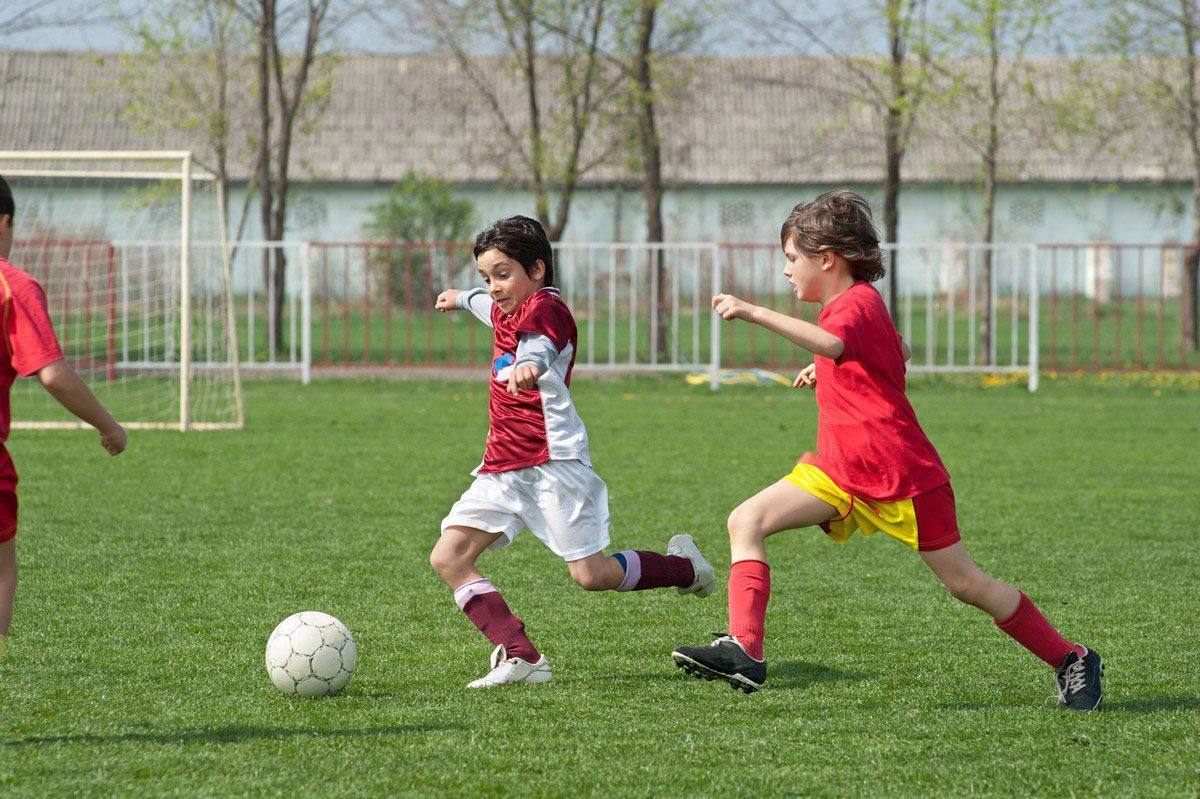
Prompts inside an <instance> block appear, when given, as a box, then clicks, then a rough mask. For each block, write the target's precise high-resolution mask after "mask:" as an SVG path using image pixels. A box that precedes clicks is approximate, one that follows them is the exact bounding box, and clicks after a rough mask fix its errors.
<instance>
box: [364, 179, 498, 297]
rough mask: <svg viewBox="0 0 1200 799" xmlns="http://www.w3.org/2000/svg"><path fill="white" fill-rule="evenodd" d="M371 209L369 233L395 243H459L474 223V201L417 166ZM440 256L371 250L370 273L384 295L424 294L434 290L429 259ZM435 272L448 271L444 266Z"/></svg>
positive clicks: (410, 249) (411, 250) (417, 249)
mask: <svg viewBox="0 0 1200 799" xmlns="http://www.w3.org/2000/svg"><path fill="white" fill-rule="evenodd" d="M367 212H368V213H369V214H370V215H371V218H370V221H369V222H367V224H366V225H364V228H365V229H366V232H367V234H368V235H369V236H370V237H371V238H373V239H376V240H378V241H384V242H391V243H395V244H423V243H430V242H453V243H458V242H462V241H466V240H468V239H470V238H471V237H472V235H473V233H474V230H475V227H476V212H475V204H474V203H472V202H471V201H470V200H467V199H460V198H457V197H455V196H454V191H453V189H452V187H451V185H450V184H449V183H447V182H445V181H442V180H437V179H436V178H429V177H425V176H423V175H418V174H417V173H416V172H414V171H413V170H409V171H408V174H406V175H405V176H404V179H403V180H401V181H400V182H399V183H396V184H394V185H393V186H392V188H391V190H390V191H389V192H388V196H387V198H386V199H385V200H384V201H383V202H381V203H377V204H375V205H372V206H370V207H369V208H368V209H367ZM440 255H441V253H440V252H435V251H432V250H431V249H427V248H423V247H407V248H395V249H376V250H372V251H371V258H372V264H371V267H372V268H371V275H372V276H373V279H374V280H375V283H376V284H377V286H378V288H379V293H380V295H381V296H387V297H388V298H389V300H390V301H391V302H393V303H397V304H399V303H403V302H404V301H405V300H406V299H411V298H412V297H414V296H415V297H425V296H426V295H428V294H429V293H430V292H431V291H432V288H433V286H432V285H431V283H430V279H431V276H432V273H433V269H432V268H431V266H432V264H431V261H432V260H433V259H435V258H438V257H439V256H440ZM437 271H438V273H439V274H444V272H445V270H444V269H443V268H442V267H441V266H440V265H439V267H438V269H437ZM430 304H432V300H430Z"/></svg>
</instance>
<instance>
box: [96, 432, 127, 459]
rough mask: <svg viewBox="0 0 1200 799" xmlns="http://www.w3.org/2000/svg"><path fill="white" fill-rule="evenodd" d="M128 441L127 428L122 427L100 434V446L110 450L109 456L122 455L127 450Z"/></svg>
mask: <svg viewBox="0 0 1200 799" xmlns="http://www.w3.org/2000/svg"><path fill="white" fill-rule="evenodd" d="M126 441H128V438H127V436H126V435H125V428H124V427H121V425H117V426H116V427H114V428H113V429H111V430H105V431H104V432H102V433H101V434H100V446H102V447H104V448H105V449H106V450H108V454H109V455H120V454H121V453H122V452H123V451H124V450H125V443H126Z"/></svg>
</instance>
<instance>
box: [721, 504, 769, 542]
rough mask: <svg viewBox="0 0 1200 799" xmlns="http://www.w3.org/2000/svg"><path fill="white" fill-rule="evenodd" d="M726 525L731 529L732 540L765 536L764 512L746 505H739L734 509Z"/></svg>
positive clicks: (730, 537)
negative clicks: (763, 531) (761, 512)
mask: <svg viewBox="0 0 1200 799" xmlns="http://www.w3.org/2000/svg"><path fill="white" fill-rule="evenodd" d="M725 526H726V528H727V529H728V530H729V540H730V541H746V540H752V539H755V538H762V537H763V535H762V528H763V519H762V514H760V513H758V512H756V511H754V510H752V509H750V508H747V507H746V506H745V505H738V506H737V507H736V508H734V509H733V511H732V512H731V513H730V514H729V519H728V520H726V522H725Z"/></svg>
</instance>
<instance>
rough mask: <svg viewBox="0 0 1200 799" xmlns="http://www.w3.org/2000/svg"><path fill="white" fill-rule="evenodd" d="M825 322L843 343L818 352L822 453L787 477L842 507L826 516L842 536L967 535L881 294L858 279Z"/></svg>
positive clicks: (917, 544)
mask: <svg viewBox="0 0 1200 799" xmlns="http://www.w3.org/2000/svg"><path fill="white" fill-rule="evenodd" d="M817 323H818V324H819V325H820V327H821V328H822V329H823V330H826V331H828V332H830V333H832V334H833V335H835V336H837V337H838V338H839V339H841V340H842V342H843V344H844V345H845V347H844V349H843V350H842V354H841V355H840V356H838V357H837V358H836V359H833V358H826V357H824V356H821V355H816V356H814V363H815V365H816V379H817V385H816V396H817V410H818V418H817V454H816V455H815V456H806V457H804V458H802V459H801V462H800V463H798V464H797V465H796V468H795V469H794V470H793V471H792V473H791V474H789V475H787V477H786V478H785V479H787V480H788V481H790V482H792V483H794V484H795V485H797V486H799V487H800V488H802V489H804V490H805V491H807V492H808V493H810V494H812V495H813V496H815V497H817V498H818V499H821V500H823V501H825V502H828V503H829V504H830V505H833V506H834V507H835V508H837V510H838V516H837V517H835V518H833V519H831V520H830V521H829V522H827V523H826V524H824V525H822V527H823V528H824V529H825V531H826V532H827V533H828V534H829V536H830V537H831V538H832V539H833V540H835V541H838V542H841V543H844V542H845V541H846V540H847V539H848V538H849V537H850V536H851V535H852V534H853V533H854V532H855V530H861V531H862V532H863V534H865V535H870V534H872V533H874V532H876V531H883V532H885V533H887V534H888V535H890V536H892V537H893V538H897V539H899V540H900V541H903V542H904V543H905V544H907V545H908V546H910V547H912V548H913V549H921V550H926V551H928V550H933V549H941V548H943V547H947V546H950V545H951V544H953V543H954V542H956V541H958V540H959V536H958V523H957V521H956V519H955V514H954V492H953V490H951V488H950V475H949V473H948V472H947V471H946V467H945V466H944V465H943V464H942V460H941V458H939V457H938V454H937V451H936V450H935V449H934V448H933V444H931V443H930V441H929V439H928V438H927V437H926V436H925V432H924V431H923V430H922V429H921V425H920V424H919V423H918V422H917V415H916V412H914V411H913V408H912V405H911V404H910V403H909V401H908V397H906V396H905V394H904V353H903V349H902V345H901V341H900V334H899V333H898V332H896V327H895V325H894V324H893V323H892V318H891V315H890V314H889V313H888V310H887V306H886V305H885V304H884V302H883V297H881V296H880V295H879V292H878V291H876V290H875V288H874V287H873V286H871V284H869V283H863V282H859V283H855V284H854V285H853V286H851V287H850V288H849V289H847V290H846V291H844V292H843V293H842V294H840V295H838V296H837V297H835V298H834V299H833V301H832V302H830V303H829V304H828V305H826V306H825V308H824V309H822V311H821V315H820V317H819V318H818V320H817Z"/></svg>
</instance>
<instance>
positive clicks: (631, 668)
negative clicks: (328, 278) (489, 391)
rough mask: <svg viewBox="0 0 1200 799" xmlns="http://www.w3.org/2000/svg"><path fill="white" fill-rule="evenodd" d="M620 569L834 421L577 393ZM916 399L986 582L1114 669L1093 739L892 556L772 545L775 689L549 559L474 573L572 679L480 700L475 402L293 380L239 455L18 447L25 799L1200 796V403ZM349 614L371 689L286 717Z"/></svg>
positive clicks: (141, 441) (19, 693)
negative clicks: (459, 520) (304, 634)
mask: <svg viewBox="0 0 1200 799" xmlns="http://www.w3.org/2000/svg"><path fill="white" fill-rule="evenodd" d="M575 393H576V397H577V402H578V406H579V408H580V411H581V413H582V415H583V417H584V419H585V420H586V421H587V423H588V426H589V431H590V434H591V439H592V451H593V454H594V459H595V464H596V467H597V469H598V471H599V472H600V474H601V475H602V476H603V477H604V478H605V479H606V480H607V482H608V485H609V489H610V492H611V501H612V515H613V540H614V543H615V544H617V545H620V546H622V547H624V546H632V547H641V548H656V549H657V548H661V547H662V546H664V545H665V542H666V539H667V537H668V536H669V535H671V534H672V533H674V532H677V531H683V530H688V531H693V532H694V533H695V535H696V537H697V540H698V541H699V543H700V545H701V547H702V548H704V549H705V550H706V551H707V552H708V553H709V554H710V556H711V558H712V560H713V561H714V563H715V565H717V567H718V570H719V571H720V572H724V571H725V570H726V569H727V567H728V549H727V546H726V543H725V534H724V529H723V525H724V519H725V516H726V514H727V513H728V511H729V510H730V509H731V508H732V507H733V506H734V505H735V504H736V503H738V502H739V501H740V500H741V499H743V498H744V497H745V496H747V495H748V494H750V493H751V492H753V491H755V490H756V489H758V488H759V487H761V486H762V485H764V484H766V483H768V482H770V481H773V480H774V479H776V478H777V477H778V476H779V475H781V474H782V473H783V472H784V471H785V470H786V469H788V468H789V467H790V465H791V463H792V461H793V460H794V459H795V457H796V456H797V455H798V454H799V453H800V452H801V451H803V450H804V449H806V448H811V446H812V442H813V436H814V433H815V408H814V405H813V399H812V395H811V394H809V393H799V392H789V391H787V390H785V389H783V388H779V387H764V388H753V387H734V388H727V389H723V390H722V391H720V392H717V393H715V394H713V393H710V392H709V391H708V390H707V389H705V388H692V387H687V386H685V385H684V384H683V382H682V380H679V379H665V378H664V379H651V378H647V379H642V380H626V381H619V382H604V381H580V382H578V383H577V384H576V392H575ZM911 394H912V399H913V402H914V405H915V406H916V408H917V410H918V413H919V414H920V416H921V419H922V421H923V423H924V425H925V427H926V429H927V430H928V431H929V433H930V435H931V437H932V438H933V440H934V442H935V443H936V444H937V445H938V447H939V449H940V450H941V452H942V454H943V456H944V458H945V460H946V462H947V465H948V467H949V468H950V471H951V473H952V474H953V476H954V485H955V493H956V495H957V497H958V503H959V519H960V523H961V525H962V528H963V533H964V537H965V540H966V542H967V545H968V548H969V549H970V551H971V553H972V554H973V555H974V556H975V558H976V559H977V560H978V561H979V562H980V563H981V565H983V566H984V568H986V569H988V570H989V571H991V572H992V573H994V574H995V575H996V576H998V577H1002V578H1004V579H1008V580H1011V581H1013V582H1015V583H1016V584H1017V585H1019V586H1020V587H1022V588H1023V589H1024V590H1025V591H1026V592H1027V593H1028V594H1029V595H1030V596H1031V597H1032V598H1033V599H1034V600H1035V601H1036V602H1038V603H1039V605H1040V606H1041V608H1042V610H1043V611H1044V612H1045V613H1046V615H1047V616H1048V617H1049V618H1050V619H1051V621H1053V622H1054V623H1056V624H1058V625H1059V626H1060V627H1061V628H1062V629H1063V631H1064V632H1065V633H1066V634H1067V635H1069V636H1075V637H1078V638H1080V639H1082V640H1084V641H1085V642H1087V643H1088V644H1091V645H1093V646H1094V647H1095V648H1096V649H1098V650H1099V651H1100V652H1102V653H1103V655H1104V656H1105V659H1106V661H1107V665H1108V673H1107V681H1106V689H1107V696H1106V699H1105V707H1104V709H1103V711H1102V712H1099V713H1094V714H1091V715H1080V714H1071V713H1066V712H1060V711H1057V710H1056V709H1054V708H1052V707H1047V706H1046V705H1045V699H1046V697H1047V696H1048V695H1050V694H1051V693H1052V679H1051V674H1050V671H1049V670H1048V669H1047V668H1046V667H1045V666H1044V665H1043V664H1042V663H1041V662H1040V661H1037V660H1036V659H1034V658H1033V657H1032V656H1031V655H1029V654H1027V653H1026V652H1025V651H1023V650H1022V649H1020V648H1019V647H1018V646H1017V645H1016V644H1014V643H1013V642H1012V641H1011V640H1009V639H1008V638H1007V637H1005V636H1004V635H1003V634H1001V633H1000V632H999V631H997V630H996V629H995V627H994V626H993V625H992V624H991V623H990V621H989V620H987V619H986V618H985V617H983V616H982V614H980V613H979V612H978V611H975V610H973V609H971V608H967V607H965V606H961V605H959V604H957V603H956V602H955V601H954V600H952V599H951V598H950V597H949V596H948V595H947V594H946V592H945V591H944V590H943V589H942V588H940V587H939V585H938V584H937V583H936V581H935V580H934V578H933V577H932V575H931V574H929V573H928V572H927V570H926V569H925V568H924V567H923V566H922V564H921V562H920V560H919V559H918V558H917V557H916V556H915V555H914V554H912V553H911V552H909V551H908V550H907V549H905V548H904V547H902V546H901V545H899V544H897V543H896V542H894V541H891V540H887V539H885V538H884V537H883V536H876V537H874V538H872V539H862V538H861V537H859V538H856V539H855V540H853V541H852V542H851V543H850V544H848V545H846V546H844V547H841V546H837V545H835V544H832V543H829V542H827V541H825V540H823V537H822V536H821V535H820V534H819V533H817V532H814V531H811V530H808V531H798V532H794V533H790V534H786V535H783V536H780V537H778V538H776V539H773V541H772V545H771V558H772V567H773V582H774V595H773V597H772V602H771V606H770V612H769V615H768V620H767V624H768V641H767V656H768V659H769V662H770V673H769V677H768V683H767V686H766V688H765V689H764V690H763V691H760V692H759V693H757V694H754V695H752V696H744V695H742V694H741V693H734V692H733V691H730V690H729V689H728V688H727V687H722V686H719V685H718V684H716V683H700V682H696V681H694V680H691V679H689V678H686V677H685V676H684V675H683V674H682V673H680V672H678V671H677V670H676V669H675V668H674V667H673V665H672V664H671V661H670V658H669V657H668V653H669V652H670V650H671V648H672V647H673V646H674V645H676V644H679V643H700V642H704V641H706V640H707V639H708V633H709V632H710V631H715V630H721V629H723V628H724V625H725V609H724V602H725V599H724V591H723V590H720V591H718V592H717V594H715V595H714V596H712V597H711V598H709V599H707V600H696V599H694V598H692V597H679V596H677V595H676V594H675V593H674V592H666V591H662V592H649V593H640V594H623V595H616V594H604V595H594V594H586V593H584V592H583V591H581V590H580V589H578V588H576V587H575V586H574V585H573V584H572V583H571V582H570V580H569V578H568V576H567V574H566V570H565V568H564V567H563V566H562V564H561V562H557V561H556V560H555V558H554V557H553V556H552V555H551V554H550V553H549V552H547V551H546V550H545V549H543V548H542V547H541V546H540V545H539V544H538V543H537V542H536V541H535V540H534V539H533V538H532V537H522V538H521V539H519V540H518V542H517V544H516V545H514V546H513V547H512V548H511V549H509V550H506V551H503V552H500V553H489V554H487V555H485V556H484V558H483V559H482V561H481V563H482V568H483V570H484V573H485V574H487V575H488V576H490V577H491V578H492V579H493V580H494V581H495V582H496V583H497V584H498V585H499V587H500V588H501V590H503V591H504V594H505V596H506V598H507V599H508V601H509V604H510V605H511V606H512V607H513V608H514V609H515V610H516V611H517V612H518V613H519V614H520V615H521V616H522V617H523V618H524V620H525V622H526V625H527V627H528V630H529V632H530V634H531V635H532V637H533V639H534V641H535V642H536V643H537V644H538V645H539V646H540V647H541V648H542V649H543V651H545V652H546V653H547V654H548V656H549V657H550V659H551V661H552V663H553V665H554V668H555V682H554V683H553V684H551V685H549V686H536V687H535V686H530V687H523V688H522V687H518V688H515V689H510V690H502V691H494V692H468V691H466V690H465V689H464V688H463V686H464V685H465V683H466V682H467V681H469V680H471V679H473V678H475V677H477V676H479V675H480V674H482V673H483V671H485V670H486V660H487V656H488V653H489V650H490V646H489V645H488V644H487V643H486V642H485V641H484V640H483V638H482V636H480V635H479V633H478V632H477V631H476V630H475V629H474V628H473V627H472V626H471V625H470V623H469V622H468V621H467V620H466V618H465V617H464V616H463V615H462V614H461V613H460V612H459V611H458V610H457V608H456V607H455V606H454V603H453V601H452V599H451V597H450V594H449V592H448V591H447V590H446V589H445V588H444V587H442V586H441V585H440V583H439V582H438V580H437V579H436V577H435V576H434V575H433V573H432V571H431V570H430V569H429V567H428V565H427V562H426V558H427V553H428V550H429V548H430V546H431V545H432V543H433V541H434V538H435V535H436V530H437V524H438V521H439V520H440V518H441V516H442V515H443V514H444V513H445V511H446V509H447V508H448V507H449V506H450V504H451V503H452V502H453V501H454V500H455V499H456V498H457V496H458V494H459V493H460V492H461V491H462V490H463V489H465V487H466V486H467V485H468V483H469V480H470V478H469V476H468V474H467V472H468V471H469V470H470V469H471V467H473V466H474V465H475V463H476V462H477V458H478V456H479V454H480V452H481V449H482V442H483V436H484V432H485V429H486V418H485V410H484V407H485V406H484V391H483V386H482V385H480V384H479V383H439V382H400V383H387V382H318V383H315V384H313V385H311V386H308V387H301V386H299V385H296V384H291V383H283V382H272V383H250V384H249V385H248V387H247V410H248V423H247V428H246V430H244V431H241V432H230V433H204V434H188V435H181V434H177V433H152V432H138V433H135V434H133V435H131V439H130V447H129V450H128V452H127V453H126V454H124V455H122V456H121V457H119V458H117V459H110V458H108V457H107V456H106V455H104V454H103V453H102V451H101V449H100V447H99V446H98V445H97V444H96V442H95V440H94V436H93V435H91V434H87V433H82V432H30V431H19V432H18V433H16V434H14V436H13V438H12V440H11V441H10V448H11V450H12V452H13V455H14V458H15V460H16V463H17V465H18V468H19V469H20V472H21V475H22V484H21V493H22V528H21V533H20V535H19V537H18V542H19V550H20V557H21V562H22V568H23V571H22V583H21V586H20V588H19V590H18V596H17V617H16V621H15V623H14V627H13V630H12V647H11V652H10V656H9V657H8V658H7V659H6V660H5V661H3V662H2V664H0V796H3V797H5V799H8V798H9V797H24V796H112V795H125V796H164V795H172V796H211V795H222V796H247V795H250V796H257V795H281V796H282V795H286V796H289V797H306V796H394V795H414V796H416V795H420V796H431V795H442V796H467V795H482V796H515V795H520V796H575V795H595V796H701V795H703V796H718V795H722V796H731V795H743V796H766V795H808V796H854V797H858V796H931V795H937V796H964V795H973V796H987V795H992V796H1001V795H1003V796H1139V797H1142V796H1188V797H1195V796H1196V795H1197V792H1198V791H1200V757H1198V756H1197V752H1198V747H1200V721H1198V718H1200V633H1198V632H1197V630H1196V611H1197V604H1196V597H1197V591H1196V575H1197V574H1198V573H1200V543H1198V538H1197V534H1198V533H1200V484H1198V483H1197V474H1200V447H1198V446H1197V445H1198V444H1200V397H1198V396H1197V394H1196V393H1195V391H1194V390H1192V391H1187V390H1183V389H1172V388H1171V387H1170V386H1169V385H1167V386H1166V387H1160V388H1147V387H1137V386H1134V387H1120V386H1119V385H1116V384H1115V381H1113V382H1110V383H1108V384H1101V383H1099V382H1094V383H1086V382H1073V383H1070V384H1055V383H1053V382H1048V383H1047V384H1045V385H1044V387H1043V389H1042V390H1041V391H1040V392H1038V393H1037V394H1035V395H1030V394H1029V393H1028V392H1027V391H1025V389H1024V388H1023V387H1021V386H1019V385H1010V386H1002V387H999V388H991V389H985V388H982V387H978V384H977V383H976V382H972V383H965V382H954V381H949V380H946V379H938V380H930V381H927V382H923V383H920V384H918V385H916V386H915V387H914V388H913V390H912V392H911ZM309 608H312V609H322V610H326V611H328V612H330V613H333V614H335V615H337V616H339V617H340V618H341V619H342V620H344V621H345V622H346V623H347V624H348V625H349V627H350V628H351V629H352V630H353V631H354V633H355V635H356V636H357V639H358V643H359V652H360V665H359V670H358V673H357V675H356V676H355V678H354V681H353V682H352V683H351V684H350V686H349V687H348V689H347V690H346V692H345V693H344V694H343V695H341V696H339V697H337V698H334V699H330V700H320V701H297V700H288V699H286V698H284V697H283V696H282V695H281V694H279V693H278V692H277V691H276V690H275V688H274V687H273V686H272V685H271V684H270V682H269V680H268V679H267V675H266V672H265V670H264V668H263V647H264V644H265V641H266V637H267V635H268V633H269V632H270V631H271V629H272V628H273V627H274V625H275V624H276V623H277V622H278V621H279V620H280V619H282V618H283V617H284V616H286V615H288V614H290V613H292V612H294V611H297V610H301V609H309Z"/></svg>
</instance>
